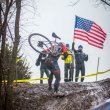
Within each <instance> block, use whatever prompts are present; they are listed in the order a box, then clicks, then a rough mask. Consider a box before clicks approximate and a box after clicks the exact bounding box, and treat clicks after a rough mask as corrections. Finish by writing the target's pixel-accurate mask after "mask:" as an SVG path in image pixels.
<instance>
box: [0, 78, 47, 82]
mask: <svg viewBox="0 0 110 110" xmlns="http://www.w3.org/2000/svg"><path fill="white" fill-rule="evenodd" d="M35 80H48V78H33V79H21V80H14V81H13V82H15V83H24V82H31V81H35ZM2 82H7V80H4V81H2Z"/></svg>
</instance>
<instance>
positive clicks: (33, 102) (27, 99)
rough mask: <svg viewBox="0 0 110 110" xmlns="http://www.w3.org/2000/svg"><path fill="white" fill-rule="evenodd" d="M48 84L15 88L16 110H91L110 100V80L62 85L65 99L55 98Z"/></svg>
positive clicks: (21, 85) (23, 85) (22, 85)
mask: <svg viewBox="0 0 110 110" xmlns="http://www.w3.org/2000/svg"><path fill="white" fill-rule="evenodd" d="M47 88H48V85H47V84H42V85H40V84H26V83H25V84H19V85H18V86H17V87H15V88H14V96H15V100H14V105H15V107H16V110H90V108H91V107H92V106H95V105H97V104H99V103H101V102H103V101H105V100H106V99H109V98H110V79H106V80H102V81H98V82H92V83H90V82H84V83H74V82H69V83H62V84H60V91H62V92H66V93H68V96H66V97H63V98H53V97H52V96H51V94H50V93H49V92H48V90H47Z"/></svg>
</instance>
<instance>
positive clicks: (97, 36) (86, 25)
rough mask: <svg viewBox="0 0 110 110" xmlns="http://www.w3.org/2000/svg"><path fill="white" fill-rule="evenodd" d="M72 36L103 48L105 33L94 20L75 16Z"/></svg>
mask: <svg viewBox="0 0 110 110" xmlns="http://www.w3.org/2000/svg"><path fill="white" fill-rule="evenodd" d="M74 38H76V39H79V40H83V41H86V42H88V44H90V45H92V46H95V47H98V48H101V49H103V44H104V41H105V39H106V33H105V32H104V31H103V30H102V28H101V27H100V26H99V25H97V24H96V23H95V22H93V21H90V20H87V19H84V18H81V17H78V16H76V22H75V30H74Z"/></svg>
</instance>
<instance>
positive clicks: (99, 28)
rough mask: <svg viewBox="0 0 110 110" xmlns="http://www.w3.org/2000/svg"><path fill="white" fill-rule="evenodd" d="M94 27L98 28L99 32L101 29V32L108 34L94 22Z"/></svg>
mask: <svg viewBox="0 0 110 110" xmlns="http://www.w3.org/2000/svg"><path fill="white" fill-rule="evenodd" d="M93 25H94V26H97V27H98V30H99V29H100V30H101V31H102V32H103V33H104V34H105V35H106V33H105V32H104V31H103V29H102V28H101V27H100V26H98V25H97V24H96V23H95V22H94V24H93Z"/></svg>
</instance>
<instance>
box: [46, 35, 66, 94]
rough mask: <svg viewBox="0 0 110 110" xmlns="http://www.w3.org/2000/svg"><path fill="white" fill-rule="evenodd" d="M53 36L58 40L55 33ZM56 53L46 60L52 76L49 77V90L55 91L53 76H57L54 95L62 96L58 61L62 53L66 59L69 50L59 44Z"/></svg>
mask: <svg viewBox="0 0 110 110" xmlns="http://www.w3.org/2000/svg"><path fill="white" fill-rule="evenodd" d="M52 36H53V37H55V38H58V36H57V35H56V34H55V33H52ZM55 50H56V51H55V53H49V54H48V57H47V58H46V61H45V63H46V66H47V68H48V69H49V70H50V75H49V80H48V85H49V87H48V90H49V91H53V88H52V81H53V76H55V82H54V94H56V95H57V94H58V95H60V92H59V84H60V80H61V76H60V74H61V71H60V68H59V65H58V59H59V57H60V55H61V53H62V52H63V53H64V57H67V56H68V54H67V48H66V46H65V45H64V44H63V43H59V44H58V46H57V47H55Z"/></svg>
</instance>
